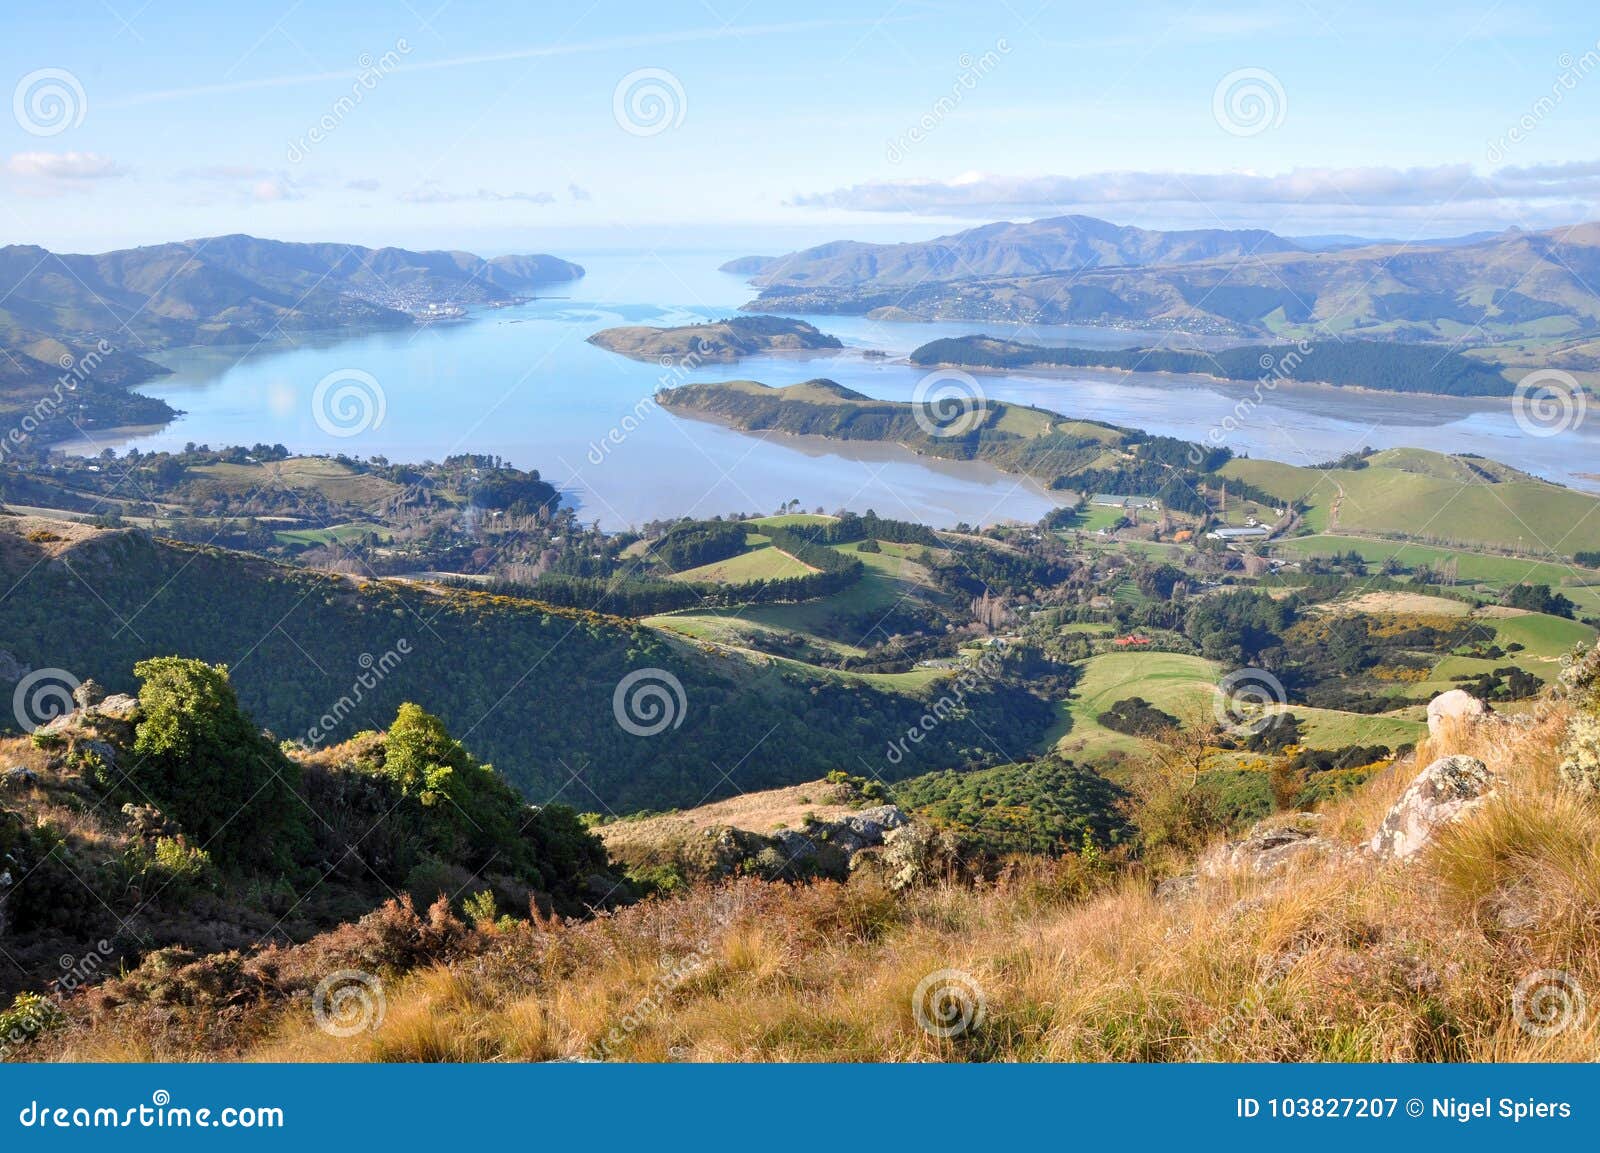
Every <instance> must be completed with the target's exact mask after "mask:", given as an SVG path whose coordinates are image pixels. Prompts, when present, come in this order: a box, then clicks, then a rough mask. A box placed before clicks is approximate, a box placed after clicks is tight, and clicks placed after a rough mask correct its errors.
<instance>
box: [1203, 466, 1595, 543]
mask: <svg viewBox="0 0 1600 1153" xmlns="http://www.w3.org/2000/svg"><path fill="white" fill-rule="evenodd" d="M1472 464H1474V465H1477V466H1479V467H1481V468H1484V469H1486V470H1488V471H1489V472H1490V473H1491V474H1493V475H1496V476H1500V477H1503V478H1505V479H1502V480H1500V481H1499V482H1498V483H1485V481H1484V480H1483V479H1482V478H1481V477H1479V476H1477V475H1475V474H1474V473H1473V471H1472V470H1471V468H1469V467H1468V466H1467V464H1466V463H1465V462H1463V461H1462V459H1461V458H1457V457H1447V456H1443V455H1441V454H1439V453H1430V452H1423V451H1421V450H1415V449H1393V450H1389V451H1385V452H1380V453H1376V454H1375V455H1373V456H1372V457H1371V458H1370V459H1369V463H1368V467H1366V468H1363V469H1354V470H1352V469H1328V470H1316V469H1306V468H1300V467H1297V466H1295V465H1290V464H1283V463H1281V462H1278V461H1268V460H1234V461H1230V462H1228V464H1227V465H1225V466H1224V467H1223V469H1222V472H1223V475H1225V476H1234V477H1238V478H1239V479H1241V480H1245V481H1248V482H1250V483H1252V484H1254V485H1256V486H1258V487H1260V488H1262V489H1264V490H1266V491H1267V492H1270V493H1272V494H1273V495H1274V496H1276V497H1278V498H1280V499H1283V500H1298V501H1304V502H1305V503H1306V504H1307V505H1309V511H1308V512H1307V514H1306V524H1307V525H1308V526H1309V527H1311V528H1312V529H1314V530H1316V531H1318V532H1327V531H1339V532H1351V533H1369V534H1380V535H1406V536H1415V537H1419V538H1421V539H1423V540H1427V541H1431V542H1434V543H1453V544H1460V545H1468V546H1471V545H1480V546H1487V547H1490V548H1502V549H1520V550H1523V551H1527V552H1532V553H1541V552H1550V553H1555V554H1557V555H1560V556H1566V557H1570V556H1571V555H1572V553H1573V552H1575V551H1578V550H1580V549H1594V548H1600V497H1596V496H1593V495H1591V494H1588V493H1582V492H1578V491H1575V490H1573V489H1566V488H1561V487H1559V486H1557V485H1552V484H1547V483H1545V482H1543V481H1540V480H1536V479H1534V478H1532V477H1527V476H1525V475H1523V474H1520V473H1517V472H1515V471H1514V470H1511V469H1507V468H1506V467H1505V466H1503V465H1495V464H1493V463H1492V462H1488V461H1481V460H1474V461H1473V462H1472ZM1335 506H1337V517H1336V518H1335V515H1334V509H1335Z"/></svg>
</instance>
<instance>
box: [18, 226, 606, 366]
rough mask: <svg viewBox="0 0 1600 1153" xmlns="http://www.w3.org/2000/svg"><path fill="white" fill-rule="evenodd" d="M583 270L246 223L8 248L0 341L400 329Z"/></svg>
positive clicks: (507, 298)
mask: <svg viewBox="0 0 1600 1153" xmlns="http://www.w3.org/2000/svg"><path fill="white" fill-rule="evenodd" d="M582 275H583V268H582V267H581V266H580V265H577V264H573V263H571V262H569V261H565V260H561V259H560V258H558V257H554V256H548V255H513V256H499V257H494V258H492V259H487V260H486V259H484V258H482V257H478V256H475V255H473V254H471V253H468V252H460V251H427V252H415V251H411V250H409V249H403V248H393V247H385V248H375V249H374V248H365V247H362V246H359V245H346V244H333V243H300V242H294V241H282V240H267V239H262V238H259V237H254V236H247V235H245V234H243V233H233V234H229V235H225V236H215V237H206V238H201V239H194V240H183V241H172V242H168V243H164V244H156V245H149V246H144V247H139V248H128V249H117V250H113V251H110V252H103V253H98V254H78V253H54V252H51V251H49V250H48V249H45V248H42V247H40V246H38V245H9V246H6V247H3V248H0V280H4V281H5V282H6V283H7V284H9V285H12V286H14V287H13V288H12V290H11V292H10V294H9V295H8V296H7V297H6V299H5V300H4V301H3V302H0V344H4V345H8V346H14V345H19V344H25V343H27V342H29V341H31V340H37V339H40V338H45V337H50V338H60V339H67V340H71V339H79V340H82V339H92V338H104V339H108V340H110V341H111V342H112V343H113V344H118V345H121V344H134V345H138V346H141V347H144V348H162V347H173V346H178V345H193V344H235V343H255V342H259V341H265V340H269V339H272V338H273V337H274V336H276V335H277V334H279V333H280V332H304V331H316V330H319V329H332V330H338V329H352V330H360V329H371V328H399V327H405V326H406V325H409V324H412V323H415V322H416V320H417V319H418V318H419V316H420V317H422V318H426V317H427V306H429V305H430V304H431V305H451V306H459V307H465V306H469V305H485V306H494V305H500V304H508V303H512V302H514V301H516V300H518V299H522V298H523V296H524V295H525V294H527V293H530V292H532V291H533V289H535V288H536V287H538V286H540V285H544V284H554V283H563V282H566V281H569V280H574V279H577V278H578V277H580V276H582Z"/></svg>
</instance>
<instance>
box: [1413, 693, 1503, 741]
mask: <svg viewBox="0 0 1600 1153" xmlns="http://www.w3.org/2000/svg"><path fill="white" fill-rule="evenodd" d="M1493 711H1494V710H1492V709H1491V708H1489V706H1488V705H1486V704H1484V703H1483V702H1482V701H1481V700H1479V699H1478V698H1477V697H1475V696H1473V695H1472V694H1471V693H1469V692H1467V691H1466V690H1465V689H1451V690H1450V691H1449V692H1444V693H1440V694H1439V695H1438V696H1436V697H1434V698H1433V700H1431V701H1429V702H1428V735H1429V736H1430V737H1437V736H1438V735H1439V734H1440V732H1442V731H1443V729H1444V725H1445V722H1446V721H1451V720H1455V719H1457V718H1465V719H1467V720H1476V719H1477V718H1479V717H1484V716H1488V715H1489V714H1490V713H1491V712H1493Z"/></svg>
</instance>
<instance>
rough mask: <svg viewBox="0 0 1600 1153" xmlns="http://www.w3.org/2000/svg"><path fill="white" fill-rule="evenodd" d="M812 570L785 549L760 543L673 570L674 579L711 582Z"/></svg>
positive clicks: (793, 574)
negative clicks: (711, 559) (734, 553)
mask: <svg viewBox="0 0 1600 1153" xmlns="http://www.w3.org/2000/svg"><path fill="white" fill-rule="evenodd" d="M812 571H813V570H812V569H811V567H810V566H809V565H806V564H803V563H801V562H800V561H798V560H796V559H795V558H794V557H792V556H790V555H789V554H788V553H786V552H783V551H781V550H779V549H775V548H773V547H772V546H771V545H770V544H766V545H760V546H758V547H756V548H753V549H750V550H748V551H747V552H742V553H739V554H738V555H736V556H731V557H728V558H727V559H726V560H719V561H713V562H712V563H710V564H703V565H701V566H700V567H699V568H691V569H684V570H683V571H682V572H679V573H674V574H673V579H674V580H683V581H709V582H711V583H714V584H744V583H746V582H748V581H758V580H774V579H776V578H778V577H796V576H805V575H806V574H807V573H809V572H812Z"/></svg>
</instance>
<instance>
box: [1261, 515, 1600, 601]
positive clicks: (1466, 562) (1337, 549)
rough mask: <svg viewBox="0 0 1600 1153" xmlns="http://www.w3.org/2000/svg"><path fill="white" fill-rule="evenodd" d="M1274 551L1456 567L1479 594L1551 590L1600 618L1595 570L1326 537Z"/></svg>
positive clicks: (1374, 562)
mask: <svg viewBox="0 0 1600 1153" xmlns="http://www.w3.org/2000/svg"><path fill="white" fill-rule="evenodd" d="M1273 548H1274V550H1275V551H1276V552H1278V553H1280V554H1282V555H1284V556H1287V557H1308V556H1321V557H1327V556H1333V555H1335V554H1339V553H1347V552H1351V551H1354V552H1356V553H1357V554H1359V555H1360V557H1361V559H1362V560H1364V561H1366V562H1367V563H1368V564H1369V565H1373V566H1378V565H1381V564H1383V562H1384V561H1386V560H1388V559H1389V558H1391V557H1393V558H1394V559H1395V560H1396V561H1398V562H1399V563H1400V564H1402V565H1405V566H1406V567H1407V568H1416V567H1420V566H1425V565H1438V564H1441V563H1443V562H1446V561H1454V562H1455V563H1456V573H1457V579H1458V580H1460V581H1461V582H1462V583H1463V584H1471V585H1473V586H1475V588H1474V591H1478V592H1484V593H1489V592H1495V593H1497V592H1499V591H1500V590H1501V589H1503V588H1505V587H1506V586H1507V585H1513V584H1523V583H1531V584H1547V585H1549V586H1550V587H1551V588H1553V589H1559V590H1560V592H1561V594H1562V595H1563V596H1566V597H1568V598H1570V599H1571V600H1572V601H1574V602H1575V603H1576V604H1577V605H1578V606H1579V611H1580V613H1581V614H1582V615H1585V616H1594V615H1600V571H1597V570H1595V569H1586V568H1578V567H1576V566H1574V565H1570V564H1562V563H1558V562H1554V561H1540V560H1523V559H1519V558H1516V557H1509V556H1495V555H1493V554H1489V553H1481V552H1466V551H1463V550H1461V549H1447V548H1438V547H1436V546H1433V545H1422V544H1410V543H1406V542H1401V541H1392V540H1375V539H1373V538H1371V537H1347V536H1330V535H1327V534H1320V535H1317V536H1304V537H1297V538H1294V539H1291V540H1285V541H1281V542H1278V543H1276V544H1274V546H1273ZM1374 571H1376V568H1374ZM1476 586H1481V588H1480V587H1476Z"/></svg>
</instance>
